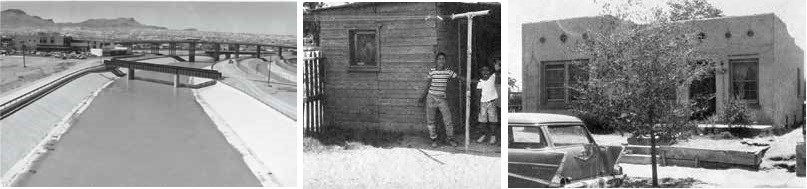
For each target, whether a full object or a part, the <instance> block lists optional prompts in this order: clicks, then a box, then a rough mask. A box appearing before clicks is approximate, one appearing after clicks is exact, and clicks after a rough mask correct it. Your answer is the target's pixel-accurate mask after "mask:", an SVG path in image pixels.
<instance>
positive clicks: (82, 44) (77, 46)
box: [70, 39, 111, 52]
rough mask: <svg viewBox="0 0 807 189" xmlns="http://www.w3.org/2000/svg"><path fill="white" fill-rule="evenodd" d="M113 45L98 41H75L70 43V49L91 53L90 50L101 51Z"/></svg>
mask: <svg viewBox="0 0 807 189" xmlns="http://www.w3.org/2000/svg"><path fill="white" fill-rule="evenodd" d="M110 44H111V43H109V42H103V41H98V40H84V39H74V40H72V41H71V42H70V47H71V48H72V49H74V50H80V51H83V52H89V49H99V48H103V47H106V46H109V45H110Z"/></svg>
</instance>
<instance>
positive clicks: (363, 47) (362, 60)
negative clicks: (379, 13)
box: [350, 31, 377, 66]
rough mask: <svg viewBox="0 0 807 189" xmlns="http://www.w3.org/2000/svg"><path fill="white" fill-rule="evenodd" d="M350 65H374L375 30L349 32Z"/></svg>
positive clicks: (375, 48)
mask: <svg viewBox="0 0 807 189" xmlns="http://www.w3.org/2000/svg"><path fill="white" fill-rule="evenodd" d="M351 35H352V36H351V40H352V41H351V43H350V45H351V47H350V49H351V51H352V52H351V55H352V56H353V57H351V65H359V66H375V65H377V64H376V63H377V62H376V53H377V51H376V50H377V47H376V46H377V45H376V35H375V31H353V32H351Z"/></svg>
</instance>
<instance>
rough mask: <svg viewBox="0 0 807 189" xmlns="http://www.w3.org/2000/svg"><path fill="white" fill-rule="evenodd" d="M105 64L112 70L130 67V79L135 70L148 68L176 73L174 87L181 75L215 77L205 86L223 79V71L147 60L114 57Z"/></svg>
mask: <svg viewBox="0 0 807 189" xmlns="http://www.w3.org/2000/svg"><path fill="white" fill-rule="evenodd" d="M104 66H106V68H107V69H110V70H117V68H118V67H124V68H128V70H129V74H128V75H129V76H128V78H129V79H135V70H146V71H153V72H160V73H168V74H174V87H179V86H180V82H179V76H180V75H186V76H191V77H200V78H208V79H213V80H212V81H211V82H212V83H210V84H207V83H206V84H204V85H205V86H206V85H212V84H215V82H216V80H219V79H221V72H219V71H216V70H207V69H199V68H189V67H182V66H172V65H165V64H152V63H145V62H135V61H126V60H119V59H112V60H104Z"/></svg>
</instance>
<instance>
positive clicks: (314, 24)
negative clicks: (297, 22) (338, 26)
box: [303, 2, 325, 46]
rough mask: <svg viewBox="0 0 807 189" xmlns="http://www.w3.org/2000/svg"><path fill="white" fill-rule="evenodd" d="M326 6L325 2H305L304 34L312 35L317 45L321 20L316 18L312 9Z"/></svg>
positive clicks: (305, 35) (306, 35)
mask: <svg viewBox="0 0 807 189" xmlns="http://www.w3.org/2000/svg"><path fill="white" fill-rule="evenodd" d="M324 6H325V3H323V2H303V36H304V37H311V39H312V40H314V44H315V45H317V46H319V21H318V20H316V19H315V18H314V16H313V15H312V14H311V11H312V10H314V9H319V8H322V7H324Z"/></svg>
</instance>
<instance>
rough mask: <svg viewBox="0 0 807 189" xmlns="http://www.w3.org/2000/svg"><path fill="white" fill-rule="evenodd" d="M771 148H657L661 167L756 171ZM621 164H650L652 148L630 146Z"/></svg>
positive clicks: (627, 147)
mask: <svg viewBox="0 0 807 189" xmlns="http://www.w3.org/2000/svg"><path fill="white" fill-rule="evenodd" d="M768 149H769V147H763V148H760V149H759V150H757V151H733V150H711V149H699V148H685V147H674V146H657V147H656V155H657V156H656V158H657V162H658V163H659V164H660V165H675V166H683V167H706V168H732V167H737V168H746V169H752V170H756V169H759V164H760V163H762V159H763V157H764V156H765V152H766V151H767V150H768ZM625 150H626V155H624V156H623V157H622V159H620V163H629V164H650V160H651V158H650V146H637V145H628V146H626V148H625Z"/></svg>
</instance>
